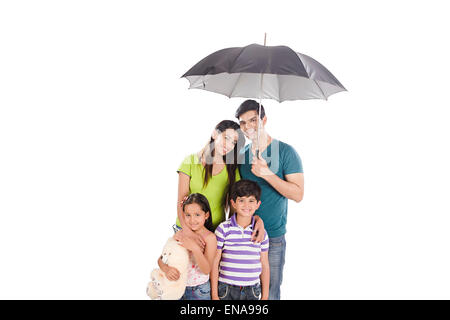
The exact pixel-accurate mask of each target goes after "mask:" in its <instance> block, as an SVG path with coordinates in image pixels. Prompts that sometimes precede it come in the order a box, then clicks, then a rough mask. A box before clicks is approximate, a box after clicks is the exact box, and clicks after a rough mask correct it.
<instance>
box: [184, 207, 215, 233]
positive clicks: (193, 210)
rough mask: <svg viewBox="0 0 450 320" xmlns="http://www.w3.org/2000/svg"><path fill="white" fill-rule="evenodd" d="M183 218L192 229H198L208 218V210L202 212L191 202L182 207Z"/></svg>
mask: <svg viewBox="0 0 450 320" xmlns="http://www.w3.org/2000/svg"><path fill="white" fill-rule="evenodd" d="M184 218H185V221H186V224H187V225H188V227H189V228H191V230H192V231H199V230H201V229H202V228H203V226H204V225H205V222H206V220H207V219H208V218H209V212H204V211H203V210H202V208H201V207H200V205H198V204H197V203H191V204H187V205H186V206H185V207H184Z"/></svg>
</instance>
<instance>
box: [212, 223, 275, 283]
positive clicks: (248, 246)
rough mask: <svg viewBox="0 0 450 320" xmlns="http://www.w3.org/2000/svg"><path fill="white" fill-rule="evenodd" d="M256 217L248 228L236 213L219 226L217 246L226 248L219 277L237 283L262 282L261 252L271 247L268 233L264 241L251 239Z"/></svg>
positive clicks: (225, 281)
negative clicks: (238, 218)
mask: <svg viewBox="0 0 450 320" xmlns="http://www.w3.org/2000/svg"><path fill="white" fill-rule="evenodd" d="M254 223H255V222H254V218H253V219H252V223H251V224H250V226H248V227H247V228H245V230H244V229H243V228H242V227H241V226H239V225H238V224H237V222H236V216H235V215H233V216H232V217H231V218H230V219H229V220H227V221H225V222H223V223H221V224H220V225H219V226H218V227H217V229H216V232H215V233H216V237H217V249H221V250H222V258H221V260H220V265H219V281H221V282H224V283H228V284H231V285H237V286H251V285H255V284H257V283H259V276H260V274H261V252H265V251H267V250H269V238H268V237H267V233H266V234H265V236H264V241H263V242H262V243H253V242H252V241H251V236H252V231H253V227H254Z"/></svg>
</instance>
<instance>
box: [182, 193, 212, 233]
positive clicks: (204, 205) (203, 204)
mask: <svg viewBox="0 0 450 320" xmlns="http://www.w3.org/2000/svg"><path fill="white" fill-rule="evenodd" d="M192 203H196V204H198V205H199V206H200V208H201V209H202V210H203V212H205V213H209V217H208V219H206V221H205V228H206V229H208V230H209V231H211V232H214V226H213V223H212V216H211V208H210V206H209V202H208V199H206V197H205V196H204V195H202V194H201V193H191V194H190V195H189V196H188V197H187V199H186V200H185V201H184V202H183V212H184V207H185V206H186V205H188V204H192Z"/></svg>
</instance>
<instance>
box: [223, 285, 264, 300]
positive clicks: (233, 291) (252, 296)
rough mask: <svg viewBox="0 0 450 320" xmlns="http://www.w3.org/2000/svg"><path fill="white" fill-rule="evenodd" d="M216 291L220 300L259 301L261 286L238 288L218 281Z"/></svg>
mask: <svg viewBox="0 0 450 320" xmlns="http://www.w3.org/2000/svg"><path fill="white" fill-rule="evenodd" d="M217 291H218V292H217V293H218V294H219V299H220V300H259V296H260V295H261V285H260V284H259V283H258V284H255V285H253V286H246V287H240V286H233V285H231V284H227V283H223V282H220V281H219V284H218V287H217Z"/></svg>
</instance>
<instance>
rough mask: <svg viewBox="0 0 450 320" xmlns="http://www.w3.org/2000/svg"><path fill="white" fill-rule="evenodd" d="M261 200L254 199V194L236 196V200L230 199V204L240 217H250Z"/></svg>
mask: <svg viewBox="0 0 450 320" xmlns="http://www.w3.org/2000/svg"><path fill="white" fill-rule="evenodd" d="M260 204H261V201H258V200H256V198H255V196H248V197H237V198H236V201H234V200H231V205H232V206H233V208H234V209H235V210H236V213H237V214H238V215H240V216H242V217H251V216H253V214H254V213H255V211H256V210H257V209H258V208H259V206H260Z"/></svg>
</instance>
